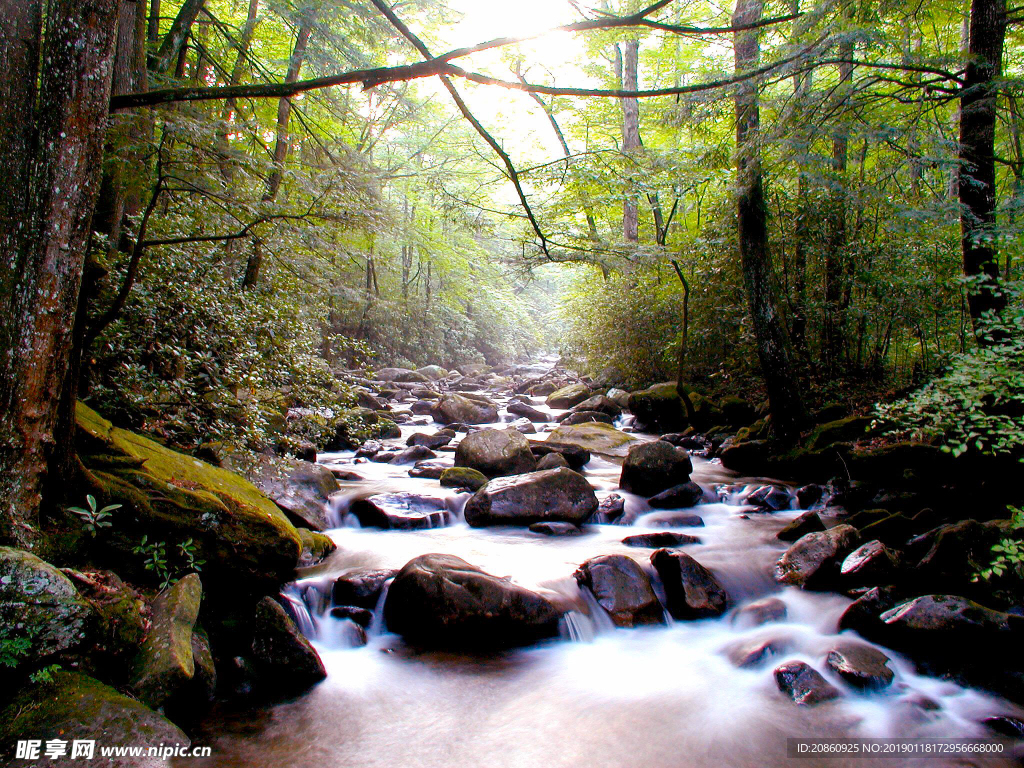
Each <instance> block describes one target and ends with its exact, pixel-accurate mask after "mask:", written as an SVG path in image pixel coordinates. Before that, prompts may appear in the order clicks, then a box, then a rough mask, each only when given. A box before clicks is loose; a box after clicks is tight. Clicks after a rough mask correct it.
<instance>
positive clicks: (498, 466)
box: [455, 429, 537, 478]
mask: <svg viewBox="0 0 1024 768" xmlns="http://www.w3.org/2000/svg"><path fill="white" fill-rule="evenodd" d="M455 466H456V467H470V468H471V469H476V470H478V471H480V472H482V473H483V474H485V475H487V477H492V478H493V477H499V476H501V475H521V474H522V473H524V472H532V471H533V470H534V469H536V468H537V460H536V459H535V458H534V457H533V453H532V452H531V451H530V443H529V441H527V439H526V438H525V437H524V436H523V434H522V433H521V432H519V431H518V430H516V429H482V430H480V431H479V432H473V433H472V434H469V435H466V437H464V438H463V439H462V442H461V443H459V446H458V448H456V449H455Z"/></svg>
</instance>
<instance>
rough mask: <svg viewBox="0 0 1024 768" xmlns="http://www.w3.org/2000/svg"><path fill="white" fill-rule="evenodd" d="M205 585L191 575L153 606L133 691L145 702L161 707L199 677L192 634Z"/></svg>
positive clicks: (136, 658)
mask: <svg viewBox="0 0 1024 768" xmlns="http://www.w3.org/2000/svg"><path fill="white" fill-rule="evenodd" d="M202 597H203V584H202V582H201V581H200V580H199V576H198V575H197V574H195V573H190V574H189V575H188V576H186V577H185V578H183V579H181V580H180V581H178V582H177V583H176V584H173V585H171V586H170V587H168V588H167V589H165V590H164V591H163V592H161V593H160V595H159V596H158V597H157V599H156V601H155V602H154V603H153V618H152V624H151V626H150V629H149V633H148V634H147V635H146V639H145V641H144V642H143V644H142V648H140V649H139V653H138V655H137V656H136V657H135V662H134V671H133V673H132V679H131V688H132V691H133V692H134V693H135V694H136V696H138V698H139V699H140V700H141V701H144V702H145V703H146V704H148V705H149V706H151V707H154V708H155V707H160V706H162V705H163V704H164V703H165V702H166V701H167V700H168V699H170V698H171V697H172V696H173V695H174V694H176V693H177V692H178V691H180V690H181V689H183V688H184V687H185V686H186V685H187V684H188V682H189V681H190V680H191V679H192V676H193V675H194V674H195V659H194V658H193V655H192V630H193V628H194V627H195V624H196V620H197V619H198V618H199V603H200V601H201V600H202Z"/></svg>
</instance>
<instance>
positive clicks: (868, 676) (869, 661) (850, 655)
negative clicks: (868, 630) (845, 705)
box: [825, 641, 894, 690]
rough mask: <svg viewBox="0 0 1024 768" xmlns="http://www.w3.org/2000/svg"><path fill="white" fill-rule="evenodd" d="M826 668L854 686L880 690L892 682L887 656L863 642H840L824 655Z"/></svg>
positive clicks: (891, 672)
mask: <svg viewBox="0 0 1024 768" xmlns="http://www.w3.org/2000/svg"><path fill="white" fill-rule="evenodd" d="M825 663H826V664H827V665H828V668H829V669H831V670H832V671H833V672H835V673H836V674H837V675H839V676H840V677H841V678H843V680H845V681H846V682H847V683H849V684H850V685H852V686H853V687H855V688H867V689H872V690H880V689H882V688H886V687H888V686H889V685H891V684H892V681H893V677H894V674H893V671H892V670H891V669H890V668H889V657H888V656H886V655H885V654H884V653H882V652H881V651H880V650H878V649H877V648H872V647H871V646H870V645H864V644H863V643H851V642H845V641H844V642H841V643H839V644H838V645H836V646H835V647H834V648H832V649H831V650H830V651H829V652H828V656H826V657H825Z"/></svg>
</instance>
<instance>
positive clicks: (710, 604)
mask: <svg viewBox="0 0 1024 768" xmlns="http://www.w3.org/2000/svg"><path fill="white" fill-rule="evenodd" d="M651 564H652V565H653V566H654V568H655V570H657V572H658V576H660V577H661V583H662V584H663V585H664V587H665V602H666V604H667V607H668V611H669V613H670V614H672V618H673V619H676V620H677V621H687V620H690V619H705V618H711V617H714V616H721V615H722V614H723V613H725V609H726V604H727V603H728V596H727V595H726V593H725V590H724V589H723V588H722V585H721V584H719V583H718V581H717V580H716V579H715V577H714V575H713V574H712V573H711V571H709V570H708V569H707V568H705V567H704V566H703V565H701V564H700V563H698V562H697V561H696V560H694V559H693V558H692V557H690V556H689V555H687V554H685V553H684V552H676V551H674V550H671V549H659V550H658V551H656V552H655V553H654V554H652V555H651Z"/></svg>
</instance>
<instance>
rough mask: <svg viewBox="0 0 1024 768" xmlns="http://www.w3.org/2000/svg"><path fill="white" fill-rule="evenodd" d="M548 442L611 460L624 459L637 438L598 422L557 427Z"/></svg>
mask: <svg viewBox="0 0 1024 768" xmlns="http://www.w3.org/2000/svg"><path fill="white" fill-rule="evenodd" d="M548 440H550V441H551V442H553V443H568V444H569V445H576V446H579V447H580V448H584V449H586V450H588V451H590V452H591V453H596V454H598V455H600V456H606V457H612V458H624V457H625V455H626V454H627V453H628V452H629V447H630V446H631V445H632V444H633V443H636V442H637V438H635V437H633V436H632V435H628V434H626V433H625V432H621V431H619V430H617V429H616V428H615V427H613V426H612V425H611V424H604V423H601V422H598V421H591V422H588V423H586V424H574V425H571V426H561V427H557V428H556V429H555V430H554V431H553V432H552V433H551V435H550V436H549V437H548Z"/></svg>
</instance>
